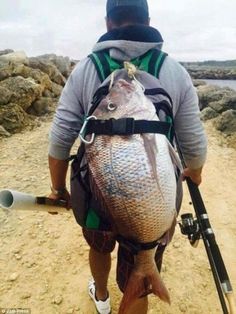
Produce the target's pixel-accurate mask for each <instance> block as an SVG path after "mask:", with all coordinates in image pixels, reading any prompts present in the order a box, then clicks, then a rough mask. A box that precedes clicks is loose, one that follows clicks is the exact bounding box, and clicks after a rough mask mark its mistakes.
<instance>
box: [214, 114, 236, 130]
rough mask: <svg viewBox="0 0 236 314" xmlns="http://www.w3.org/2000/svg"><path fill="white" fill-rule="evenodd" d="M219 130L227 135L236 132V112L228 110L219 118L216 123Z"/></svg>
mask: <svg viewBox="0 0 236 314" xmlns="http://www.w3.org/2000/svg"><path fill="white" fill-rule="evenodd" d="M214 125H215V127H216V129H217V130H219V131H221V132H224V133H225V134H232V133H235V132H236V110H233V109H231V110H227V111H225V112H223V113H222V115H221V116H219V118H217V119H216V120H215V121H214Z"/></svg>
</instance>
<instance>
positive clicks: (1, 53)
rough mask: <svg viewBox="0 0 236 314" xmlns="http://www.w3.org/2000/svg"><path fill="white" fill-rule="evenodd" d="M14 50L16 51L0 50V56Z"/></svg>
mask: <svg viewBox="0 0 236 314" xmlns="http://www.w3.org/2000/svg"><path fill="white" fill-rule="evenodd" d="M12 52H14V50H12V49H5V50H0V56H2V55H6V54H8V53H12Z"/></svg>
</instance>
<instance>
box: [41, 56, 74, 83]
mask: <svg viewBox="0 0 236 314" xmlns="http://www.w3.org/2000/svg"><path fill="white" fill-rule="evenodd" d="M37 58H38V59H41V60H46V61H48V62H51V63H53V64H54V65H55V66H56V67H57V69H58V70H59V71H60V72H61V74H62V75H63V76H64V77H66V78H68V76H69V75H70V72H71V61H70V58H69V57H62V56H57V55H55V54H45V55H41V56H38V57H37Z"/></svg>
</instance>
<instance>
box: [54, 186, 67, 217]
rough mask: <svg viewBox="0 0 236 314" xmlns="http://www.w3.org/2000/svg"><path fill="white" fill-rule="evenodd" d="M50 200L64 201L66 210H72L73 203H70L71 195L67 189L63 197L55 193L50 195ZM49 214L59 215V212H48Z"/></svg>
mask: <svg viewBox="0 0 236 314" xmlns="http://www.w3.org/2000/svg"><path fill="white" fill-rule="evenodd" d="M48 198H50V199H52V200H63V201H66V204H67V206H66V208H67V209H70V208H71V201H70V193H69V192H68V191H67V189H65V192H64V193H63V194H61V195H56V194H54V193H53V192H52V193H51V194H49V196H48ZM48 213H49V214H52V215H57V214H58V213H57V212H48Z"/></svg>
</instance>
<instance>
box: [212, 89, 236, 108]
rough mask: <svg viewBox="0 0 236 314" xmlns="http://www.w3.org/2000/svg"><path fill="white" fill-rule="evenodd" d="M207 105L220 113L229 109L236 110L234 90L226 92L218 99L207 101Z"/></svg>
mask: <svg viewBox="0 0 236 314" xmlns="http://www.w3.org/2000/svg"><path fill="white" fill-rule="evenodd" d="M209 107H211V108H212V109H214V110H215V111H217V112H219V113H222V112H224V111H227V110H229V109H234V110H236V92H235V93H232V94H231V95H230V93H228V95H227V94H226V95H225V96H223V98H222V99H221V100H220V101H214V102H210V103H209Z"/></svg>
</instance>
